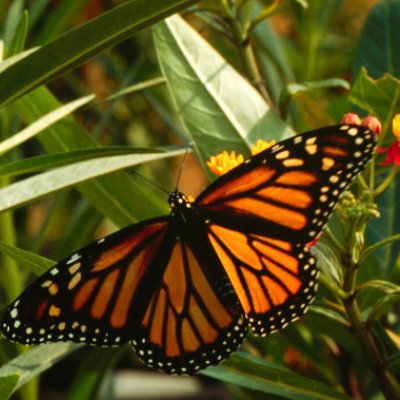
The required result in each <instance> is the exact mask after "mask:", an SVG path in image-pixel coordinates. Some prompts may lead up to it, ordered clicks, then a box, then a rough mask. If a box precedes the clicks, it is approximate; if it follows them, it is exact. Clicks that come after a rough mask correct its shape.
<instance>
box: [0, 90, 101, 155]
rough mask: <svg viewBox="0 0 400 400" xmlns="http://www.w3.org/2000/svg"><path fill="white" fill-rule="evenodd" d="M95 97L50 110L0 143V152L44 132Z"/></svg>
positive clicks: (84, 98)
mask: <svg viewBox="0 0 400 400" xmlns="http://www.w3.org/2000/svg"><path fill="white" fill-rule="evenodd" d="M94 98H95V96H94V95H89V96H85V97H82V98H81V99H78V100H74V101H71V102H70V103H67V104H65V105H63V106H61V107H60V108H57V109H56V110H54V111H52V112H50V113H49V114H47V115H45V116H44V117H41V118H39V119H38V120H37V121H35V122H34V123H32V124H31V125H29V126H28V127H26V128H25V129H23V130H22V131H21V132H18V133H17V134H15V135H13V136H11V137H10V138H8V139H6V140H4V141H3V142H1V143H0V154H4V153H6V152H7V151H10V150H11V149H13V148H14V147H16V146H19V145H20V144H22V143H24V142H26V141H27V140H29V139H31V138H32V137H34V136H35V135H37V134H38V133H40V132H42V131H43V130H44V129H46V128H47V127H48V126H50V125H52V124H54V123H55V122H57V121H59V120H60V119H61V118H64V117H65V116H66V115H69V114H71V113H72V112H74V111H75V110H76V109H78V108H79V107H82V106H84V105H85V104H87V103H89V102H90V101H92V100H93V99H94Z"/></svg>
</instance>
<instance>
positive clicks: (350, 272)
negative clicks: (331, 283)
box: [344, 253, 400, 400]
mask: <svg viewBox="0 0 400 400" xmlns="http://www.w3.org/2000/svg"><path fill="white" fill-rule="evenodd" d="M344 265H345V281H344V290H345V292H347V293H348V297H347V299H346V300H345V301H344V306H345V309H346V312H347V315H348V317H349V321H350V323H351V325H352V328H353V330H354V332H355V334H356V335H357V336H358V338H359V340H360V343H361V346H362V348H363V351H364V354H365V357H366V359H367V362H368V367H369V369H370V371H371V372H372V373H373V374H374V376H375V377H376V380H377V382H378V384H379V387H380V389H381V391H382V393H383V395H384V396H385V398H386V399H387V400H398V399H400V395H399V393H398V391H397V390H396V386H395V382H394V380H393V378H392V376H391V375H390V374H389V373H388V372H387V371H386V370H385V368H384V364H385V363H384V360H383V359H382V357H381V355H380V353H379V350H378V348H377V346H376V343H375V340H374V337H373V335H372V332H371V330H370V328H369V327H368V326H367V325H366V324H365V323H364V321H363V319H362V316H361V312H360V309H359V306H358V303H357V300H356V297H355V295H354V293H355V285H356V275H357V269H358V262H354V260H353V256H352V255H351V253H348V254H347V255H346V257H344Z"/></svg>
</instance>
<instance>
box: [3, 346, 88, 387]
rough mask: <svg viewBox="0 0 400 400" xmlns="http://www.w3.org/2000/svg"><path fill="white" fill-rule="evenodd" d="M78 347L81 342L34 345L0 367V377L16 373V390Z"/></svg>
mask: <svg viewBox="0 0 400 400" xmlns="http://www.w3.org/2000/svg"><path fill="white" fill-rule="evenodd" d="M80 347H82V345H81V344H72V343H49V344H43V345H41V346H37V347H34V348H33V349H31V350H29V351H27V352H25V353H23V354H21V355H20V356H18V357H16V358H14V359H13V360H11V361H10V362H8V363H7V364H5V365H3V366H2V367H0V377H7V376H10V375H17V376H18V377H19V380H18V383H17V384H16V387H15V390H17V389H19V388H20V387H21V386H22V385H24V384H25V383H26V382H28V381H29V380H30V379H32V378H34V377H35V376H37V375H39V374H40V373H41V372H43V371H45V370H46V369H49V368H50V367H51V366H52V365H54V364H55V363H56V362H57V361H59V360H60V359H61V358H64V357H66V356H67V355H68V354H70V353H72V352H73V351H75V350H77V349H79V348H80Z"/></svg>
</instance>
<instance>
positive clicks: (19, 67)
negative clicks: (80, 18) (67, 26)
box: [0, 0, 199, 107]
mask: <svg viewBox="0 0 400 400" xmlns="http://www.w3.org/2000/svg"><path fill="white" fill-rule="evenodd" d="M198 1H199V0H169V1H163V2H161V1H159V0H134V1H127V2H125V3H123V4H121V5H120V6H117V7H115V8H113V9H112V10H110V11H108V12H106V13H104V14H102V15H100V16H99V17H97V18H95V19H92V20H90V21H89V22H87V23H85V24H82V25H81V26H79V27H77V28H75V29H72V30H71V31H69V32H67V33H66V34H64V35H62V36H60V37H58V38H57V39H55V40H53V41H52V42H50V43H48V44H46V45H44V46H42V47H40V48H38V49H37V50H36V51H34V52H32V53H31V54H29V55H28V56H26V57H24V58H22V59H21V60H19V61H18V62H17V63H15V64H13V65H12V67H10V68H7V69H5V70H4V71H3V72H2V73H1V74H0V107H1V106H3V105H4V104H7V103H9V102H11V101H12V100H15V99H16V98H17V97H19V96H21V95H22V94H24V93H27V92H28V91H30V90H32V89H33V88H35V87H37V86H39V85H41V84H43V83H46V82H49V81H51V80H52V79H54V78H56V77H58V76H60V75H62V74H63V73H65V72H67V71H69V70H71V69H73V68H75V67H77V66H78V65H80V64H81V63H82V62H84V61H85V60H88V59H89V58H90V57H93V56H94V55H95V54H98V53H100V52H101V51H102V50H105V49H107V48H109V47H111V46H114V45H116V44H117V43H119V42H121V41H122V40H125V39H127V38H129V37H130V36H132V35H133V34H135V33H137V32H138V31H140V30H141V29H144V28H146V27H149V26H151V25H152V24H154V23H155V22H157V21H160V20H161V19H163V18H165V17H167V16H169V15H171V14H174V13H176V12H178V11H181V10H183V9H185V8H187V7H189V6H190V5H192V4H195V3H196V2H198ZM82 38H85V40H82ZM61 49H62V51H61Z"/></svg>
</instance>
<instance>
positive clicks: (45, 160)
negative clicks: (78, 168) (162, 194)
mask: <svg viewBox="0 0 400 400" xmlns="http://www.w3.org/2000/svg"><path fill="white" fill-rule="evenodd" d="M160 152H162V150H160ZM137 153H140V154H144V153H153V154H154V153H157V149H145V148H133V147H128V146H114V147H100V148H98V149H83V150H72V151H68V152H66V153H54V154H48V155H43V156H36V157H30V158H26V159H22V160H17V161H13V162H11V163H8V164H4V165H0V176H8V177H11V176H16V175H21V174H31V173H34V172H39V171H43V170H45V169H50V168H55V167H60V166H63V165H68V164H72V163H76V162H78V161H84V160H90V159H93V158H99V157H106V156H116V155H123V154H137Z"/></svg>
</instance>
